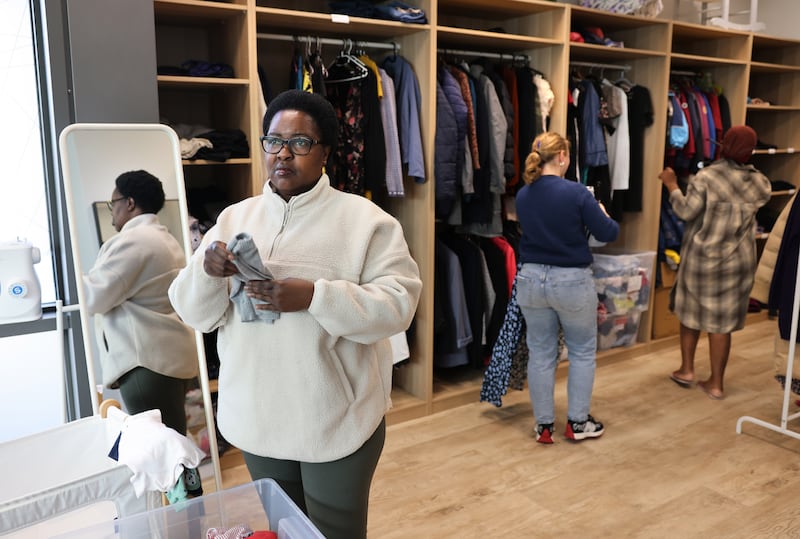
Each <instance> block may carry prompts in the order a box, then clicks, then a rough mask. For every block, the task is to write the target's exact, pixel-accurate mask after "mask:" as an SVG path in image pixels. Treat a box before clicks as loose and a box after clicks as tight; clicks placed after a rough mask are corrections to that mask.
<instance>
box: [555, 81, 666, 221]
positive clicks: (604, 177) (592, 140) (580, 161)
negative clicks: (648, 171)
mask: <svg viewBox="0 0 800 539" xmlns="http://www.w3.org/2000/svg"><path fill="white" fill-rule="evenodd" d="M653 120H654V112H653V104H652V99H651V97H650V91H649V90H648V89H647V88H646V87H644V86H641V85H638V84H634V83H632V82H630V81H629V80H627V79H625V78H620V79H619V80H617V81H616V82H613V83H612V82H611V81H609V80H608V79H606V78H603V77H600V78H598V77H595V76H593V75H591V74H590V75H589V76H585V77H584V76H581V75H579V74H577V73H573V75H572V77H571V78H570V95H569V105H568V109H567V138H568V139H569V140H570V141H571V143H572V148H571V154H570V158H571V159H570V168H569V170H568V171H567V173H566V177H567V178H569V179H571V180H575V181H580V182H581V183H583V184H584V185H590V186H592V187H594V191H595V196H596V198H597V199H598V200H599V201H600V202H602V203H603V205H605V207H606V209H607V210H608V211H609V214H610V215H611V216H612V217H613V218H614V219H615V220H617V221H621V220H622V215H623V212H625V211H630V212H636V211H642V191H643V185H644V179H643V175H644V136H645V130H646V128H647V127H649V126H650V125H652V124H653Z"/></svg>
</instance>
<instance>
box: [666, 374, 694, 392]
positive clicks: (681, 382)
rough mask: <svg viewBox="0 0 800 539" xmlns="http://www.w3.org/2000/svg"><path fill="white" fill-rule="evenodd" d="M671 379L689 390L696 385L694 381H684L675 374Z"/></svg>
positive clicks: (670, 376) (671, 375)
mask: <svg viewBox="0 0 800 539" xmlns="http://www.w3.org/2000/svg"><path fill="white" fill-rule="evenodd" d="M669 379H670V380H672V381H673V382H675V383H676V384H678V385H679V386H681V387H683V388H686V389H689V388H690V387H692V386H693V385H694V380H684V379H683V378H679V377H678V376H676V375H675V373H672V374H670V375H669Z"/></svg>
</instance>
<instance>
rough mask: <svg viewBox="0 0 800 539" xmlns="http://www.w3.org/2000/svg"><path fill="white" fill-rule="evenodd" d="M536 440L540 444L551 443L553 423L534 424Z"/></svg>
mask: <svg viewBox="0 0 800 539" xmlns="http://www.w3.org/2000/svg"><path fill="white" fill-rule="evenodd" d="M536 441H537V442H539V443H540V444H552V443H553V424H552V423H545V424H544V425H536Z"/></svg>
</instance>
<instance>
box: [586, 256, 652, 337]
mask: <svg viewBox="0 0 800 539" xmlns="http://www.w3.org/2000/svg"><path fill="white" fill-rule="evenodd" d="M593 256H594V262H593V264H592V272H593V274H594V283H595V290H596V291H597V301H598V307H597V349H598V350H608V349H609V348H616V347H620V346H630V345H632V344H633V343H635V342H636V338H637V336H638V333H639V322H640V320H641V313H642V312H644V311H646V310H647V309H648V308H649V306H650V295H651V293H652V290H653V268H654V264H655V259H656V253H655V251H644V252H640V253H628V254H618V255H612V254H597V253H595V254H594V255H593Z"/></svg>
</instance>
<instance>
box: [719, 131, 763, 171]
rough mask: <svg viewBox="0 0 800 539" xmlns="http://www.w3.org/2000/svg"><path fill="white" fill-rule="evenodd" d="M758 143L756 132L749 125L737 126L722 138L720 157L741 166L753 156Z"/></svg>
mask: <svg viewBox="0 0 800 539" xmlns="http://www.w3.org/2000/svg"><path fill="white" fill-rule="evenodd" d="M757 142H758V135H756V132H755V130H754V129H753V128H752V127H749V126H747V125H735V126H733V127H731V128H730V129H728V131H727V132H726V133H725V136H724V137H722V149H721V150H720V155H721V156H722V157H723V158H725V159H731V160H733V161H736V162H737V163H739V164H744V163H747V161H749V160H750V157H752V155H753V148H755V147H756V143H757Z"/></svg>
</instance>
